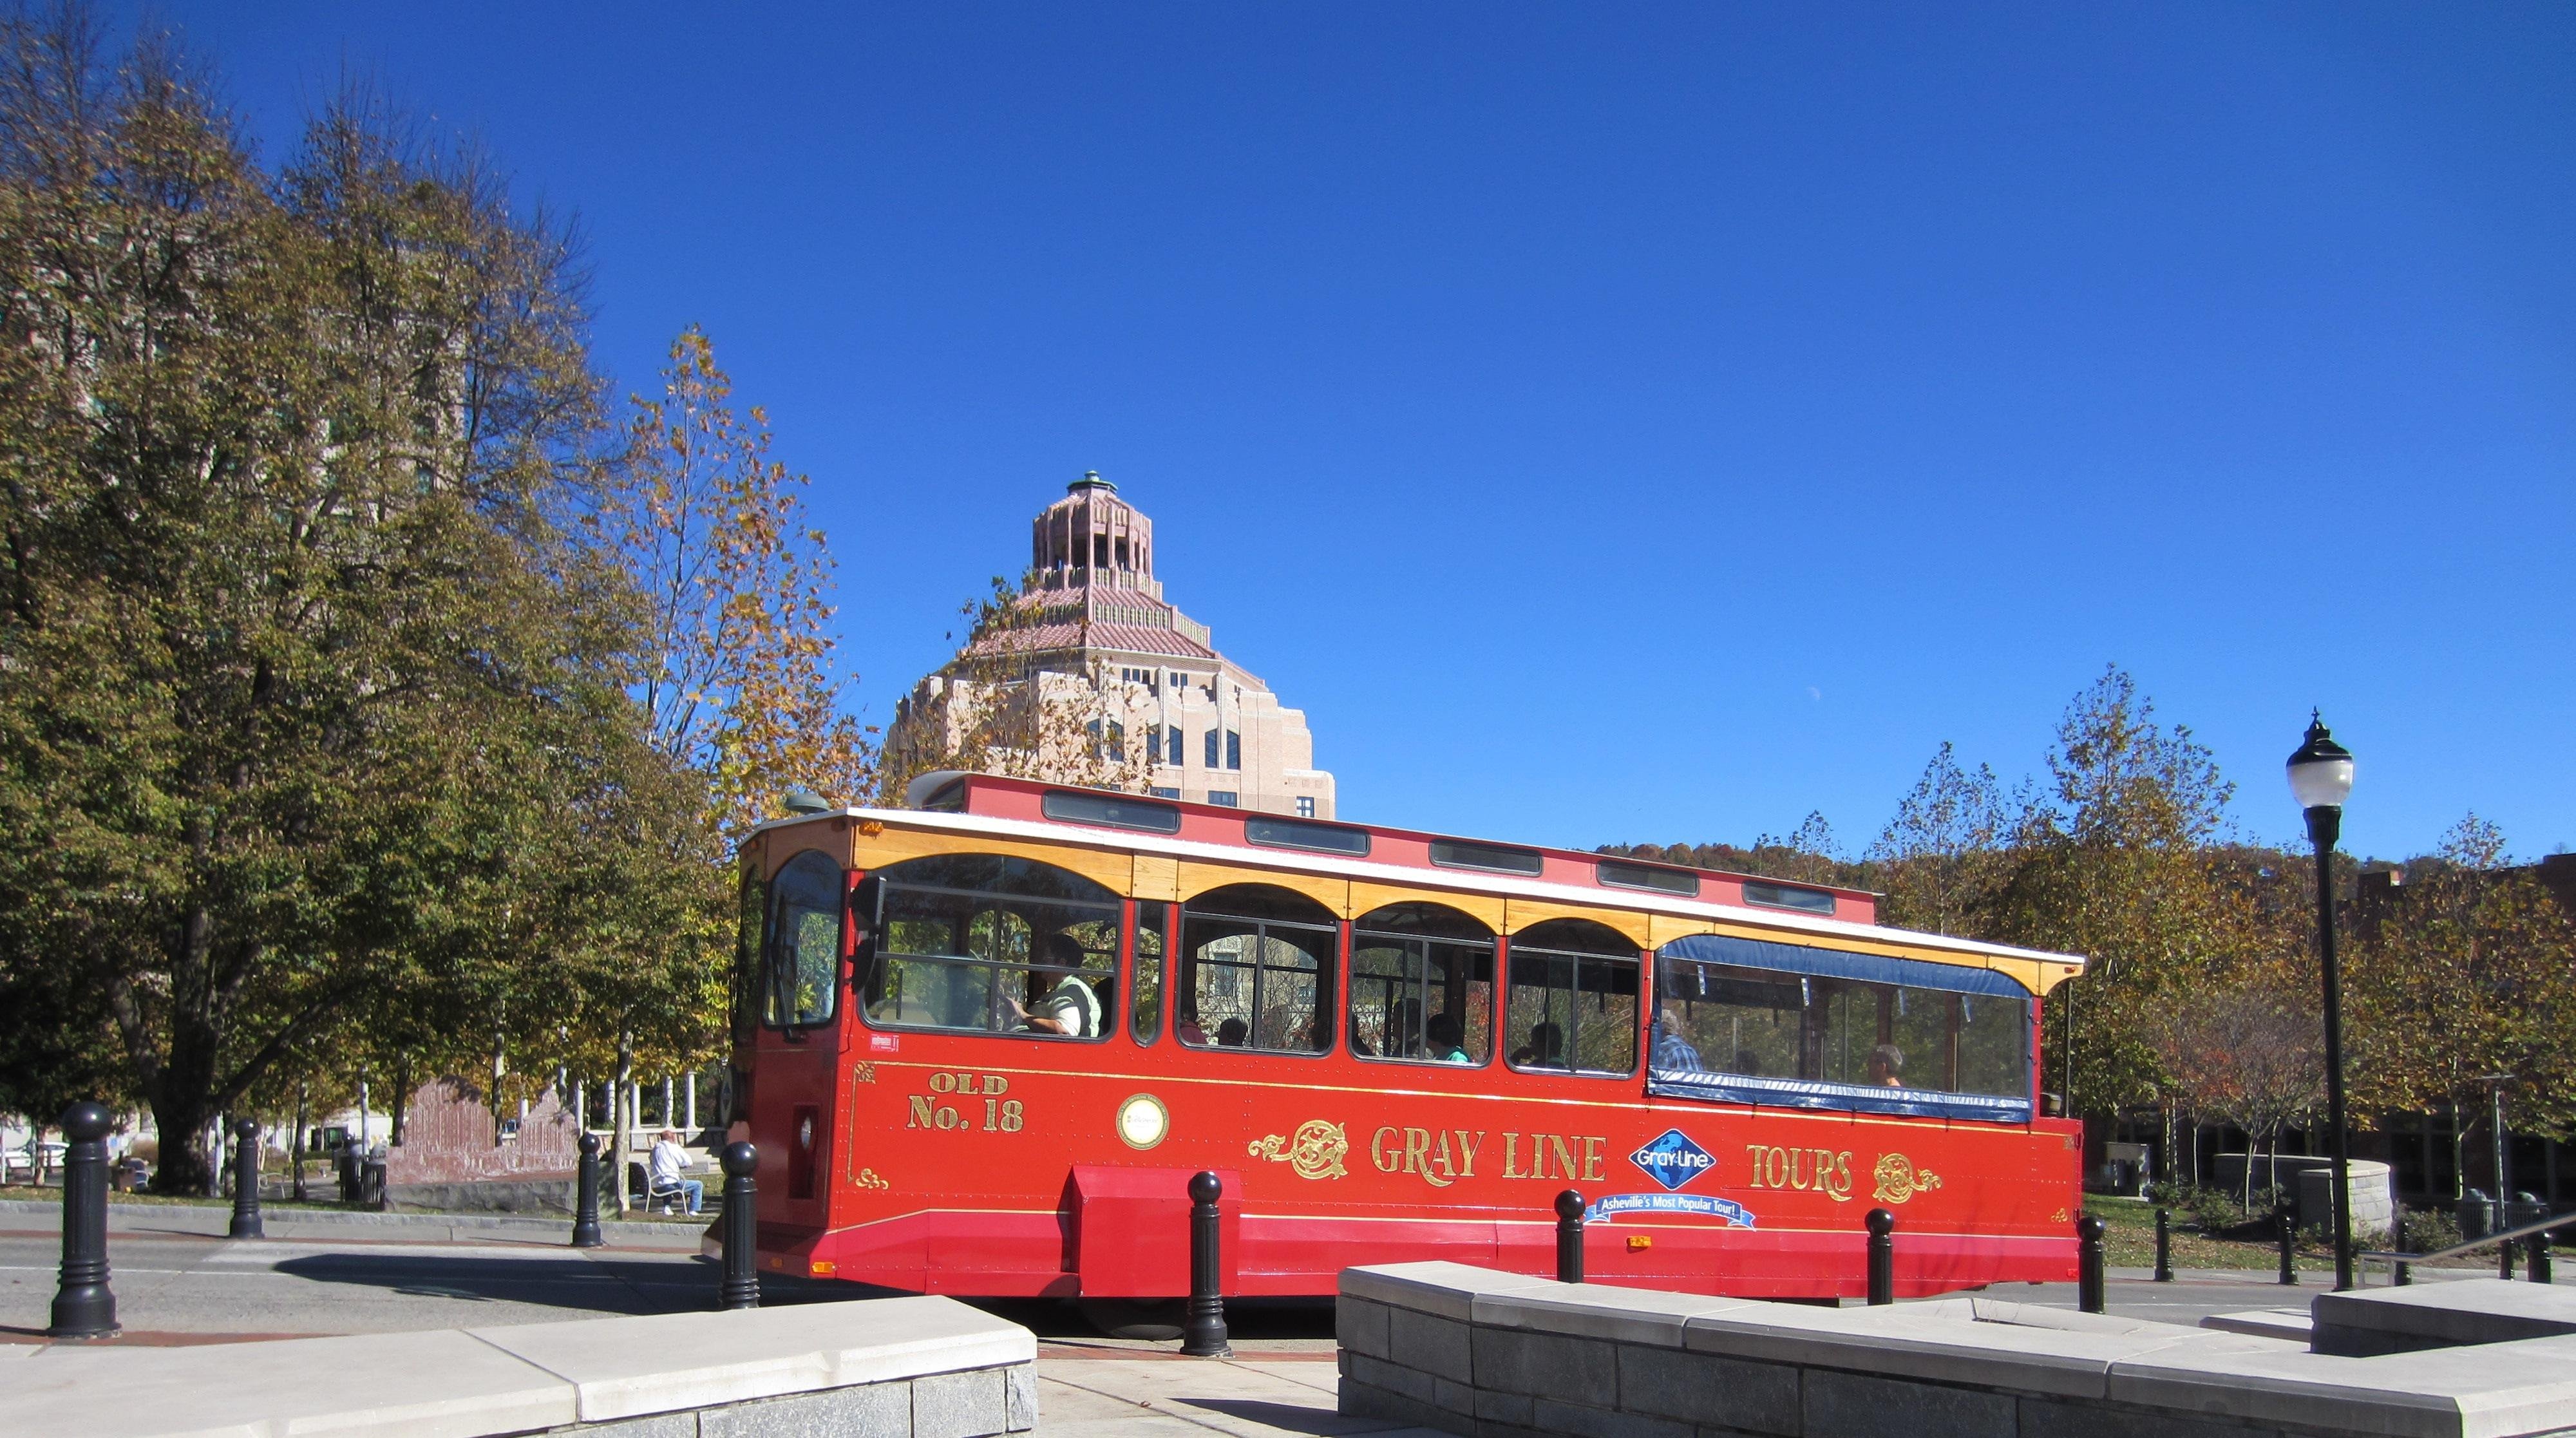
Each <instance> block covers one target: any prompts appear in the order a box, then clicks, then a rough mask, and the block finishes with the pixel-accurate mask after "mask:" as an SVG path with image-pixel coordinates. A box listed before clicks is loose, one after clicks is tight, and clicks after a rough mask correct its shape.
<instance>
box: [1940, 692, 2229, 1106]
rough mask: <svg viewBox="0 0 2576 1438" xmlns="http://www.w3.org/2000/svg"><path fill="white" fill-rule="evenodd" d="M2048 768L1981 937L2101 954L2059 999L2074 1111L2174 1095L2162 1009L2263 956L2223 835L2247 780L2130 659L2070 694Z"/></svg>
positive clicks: (2018, 826) (2055, 1073)
mask: <svg viewBox="0 0 2576 1438" xmlns="http://www.w3.org/2000/svg"><path fill="white" fill-rule="evenodd" d="M2048 772H2049V780H2050V783H2049V786H2048V788H2047V789H2046V791H2045V792H2043V793H2042V794H2040V795H2039V796H2037V797H2035V798H2034V799H2033V800H2032V801H2031V802H2030V804H2029V807H2028V808H2026V809H2025V810H2024V812H2023V813H2022V814H2021V815H2020V816H2018V818H2017V820H2016V823H2015V833H2014V834H2013V837H2012V847H2013V850H2014V852H2013V855H2012V858H2011V867H2010V871H2009V872H2008V874H2007V875H2006V876H2005V878H2004V880H2003V882H2002V884H2001V885H2000V886H1999V888H1998V890H1997V892H1996V894H1995V896H1994V898H1993V899H1992V901H1991V903H1990V904H1989V906H1988V909H1989V912H1990V913H1991V915H1992V917H1991V919H1990V920H1989V921H1988V923H1987V924H1986V925H1985V926H1984V927H1985V930H1986V931H1985V932H1984V933H1983V934H1982V935H1980V937H1985V938H1990V939H1996V940H2000V941H2003V942H2007V943H2015V944H2021V945H2025V946H2027V947H2031V948H2039V949H2050V950H2055V951H2058V952H2064V953H2076V954H2083V955H2085V956H2086V957H2087V958H2088V960H2089V961H2090V962H2089V963H2088V965H2087V967H2086V969H2085V972H2084V973H2083V974H2082V975H2080V976H2078V977H2077V978H2075V979H2072V980H2070V981H2068V982H2067V983H2066V984H2064V985H2062V986H2060V987H2059V988H2058V989H2057V991H2056V992H2055V994H2054V995H2053V996H2052V1001H2051V1003H2050V1004H2049V1005H2048V1006H2047V1009H2046V1010H2045V1016H2046V1020H2047V1025H2048V1029H2049V1032H2048V1035H2047V1051H2048V1053H2049V1054H2050V1056H2051V1058H2050V1063H2051V1069H2052V1077H2055V1078H2056V1079H2057V1081H2058V1082H2059V1083H2060V1084H2062V1085H2063V1086H2064V1088H2065V1089H2066V1101H2067V1105H2068V1108H2069V1110H2070V1111H2072V1112H2078V1113H2085V1114H2092V1115H2100V1116H2108V1115H2112V1114H2116V1113H2117V1112H2119V1111H2120V1110H2121V1109H2122V1108H2125V1107H2132V1106H2138V1105H2145V1104H2153V1103H2156V1102H2158V1100H2159V1097H2160V1095H2161V1093H2162V1091H2163V1089H2164V1087H2165V1084H2164V1075H2163V1072H2162V1066H2161V1063H2160V1061H2159V1055H2158V1053H2157V1051H2156V1048H2155V1046H2154V1044H2153V1042H2152V1041H2151V1036H2152V1035H2153V1034H2154V1032H2155V1022H2156V1018H2157V1015H2158V1014H2159V1012H2160V1011H2161V1009H2163V1008H2164V1007H2167V1006H2171V1005H2175V1004H2181V1003H2186V1002H2191V1001H2193V999H2192V995H2193V994H2194V992H2195V989H2196V986H2197V985H2199V984H2200V983H2201V982H2203V981H2204V980H2205V979H2206V978H2207V977H2208V976H2209V975H2211V974H2215V973H2222V972H2225V971H2227V970H2228V968H2229V967H2230V966H2231V965H2232V964H2235V963H2237V962H2240V961H2243V960H2247V959H2250V958H2252V957H2254V956H2255V954H2256V953H2257V952H2259V950H2260V947H2261V936H2260V931H2259V928H2258V926H2257V925H2256V923H2255V912H2254V909H2253V906H2252V903H2251V900H2250V896H2248V895H2247V894H2246V893H2245V892H2243V891H2242V890H2241V889H2239V888H2237V887H2235V886H2232V885H2230V884H2227V883H2225V882H2223V881H2222V879H2221V876H2220V874H2219V873H2218V871H2217V869H2216V867H2215V866H2214V864H2213V862H2212V857H2211V854H2210V852H2209V850H2208V847H2207V846H2208V844H2209V841H2210V840H2211V839H2213V838H2214V837H2216V836H2218V835H2219V833H2220V832H2221V828H2222V825H2223V822H2224V809H2225V805H2226V803H2227V800H2228V797H2229V796H2230V794H2231V793H2232V792H2233V787H2232V786H2231V785H2229V784H2228V783H2227V782H2226V780H2224V779H2223V778H2222V777H2220V775H2219V772H2218V766H2217V764H2216V763H2215V761H2214V760H2213V759H2212V758H2211V756H2210V753H2209V750H2208V749H2207V748H2206V747H2205V746H2203V745H2202V744H2201V743H2200V742H2199V741H2198V740H2196V739H2194V738H2193V737H2192V733H2191V731H2190V729H2189V728H2187V727H2185V726H2183V725H2179V724H2176V725H2172V726H2170V727H2168V726H2165V725H2161V724H2159V723H2158V722H2157V721H2156V718H2155V706H2154V704H2153V702H2152V701H2150V700H2148V699H2147V698H2146V697H2145V696H2143V695H2141V694H2140V693H2139V692H2138V689H2137V684H2136V681H2135V680H2134V679H2132V678H2131V677H2130V676H2129V675H2128V674H2126V673H2124V672H2122V671H2121V670H2120V669H2119V668H2118V667H2117V666H2113V667H2111V668H2109V669H2106V670H2105V671H2104V673H2103V675H2102V677H2101V678H2100V679H2098V680H2096V681H2094V683H2093V684H2092V685H2091V686H2090V687H2088V688H2087V689H2086V690H2085V691H2084V692H2082V693H2081V694H2078V695H2077V696H2076V697H2075V699H2074V701H2073V702H2072V703H2071V704H2069V705H2068V707H2067V710H2066V713H2065V716H2064V717H2063V718H2062V719H2061V720H2060V721H2059V724H2058V731H2057V742H2056V744H2055V746H2054V747H2053V748H2052V749H2051V750H2050V752H2049V755H2048Z"/></svg>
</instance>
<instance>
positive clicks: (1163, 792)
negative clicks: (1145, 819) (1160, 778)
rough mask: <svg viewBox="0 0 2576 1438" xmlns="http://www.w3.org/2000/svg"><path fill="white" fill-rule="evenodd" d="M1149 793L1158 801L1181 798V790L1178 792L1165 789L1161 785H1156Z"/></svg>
mask: <svg viewBox="0 0 2576 1438" xmlns="http://www.w3.org/2000/svg"><path fill="white" fill-rule="evenodd" d="M1147 792H1148V793H1151V794H1152V795H1153V796H1154V797H1155V798H1157V799H1177V798H1179V797H1181V791H1180V790H1178V789H1166V788H1164V787H1163V786H1162V785H1160V784H1157V785H1155V786H1154V787H1153V788H1152V789H1150V790H1148V791H1147Z"/></svg>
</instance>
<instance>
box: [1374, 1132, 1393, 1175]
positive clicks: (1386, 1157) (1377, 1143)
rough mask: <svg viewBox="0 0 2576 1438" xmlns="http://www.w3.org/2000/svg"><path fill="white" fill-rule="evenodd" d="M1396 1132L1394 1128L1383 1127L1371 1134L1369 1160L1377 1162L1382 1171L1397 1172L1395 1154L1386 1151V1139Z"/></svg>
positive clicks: (1378, 1169) (1379, 1169) (1378, 1168)
mask: <svg viewBox="0 0 2576 1438" xmlns="http://www.w3.org/2000/svg"><path fill="white" fill-rule="evenodd" d="M1394 1133H1395V1130H1394V1129H1391V1128H1382V1129H1379V1130H1378V1131H1377V1132H1375V1133H1373V1134H1370V1135H1369V1162H1371V1163H1373V1164H1376V1165H1377V1171H1378V1172H1380V1173H1393V1172H1395V1164H1396V1160H1395V1156H1394V1155H1392V1154H1390V1153H1388V1152H1387V1151H1386V1141H1387V1139H1388V1138H1389V1137H1391V1136H1392V1135H1393V1134H1394Z"/></svg>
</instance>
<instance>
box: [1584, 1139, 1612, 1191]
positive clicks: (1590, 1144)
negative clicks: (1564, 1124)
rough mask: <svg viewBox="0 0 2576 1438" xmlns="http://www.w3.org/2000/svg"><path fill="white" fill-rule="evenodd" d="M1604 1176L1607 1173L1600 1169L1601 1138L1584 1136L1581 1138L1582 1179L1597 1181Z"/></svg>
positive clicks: (1591, 1181) (1586, 1181) (1590, 1181)
mask: <svg viewBox="0 0 2576 1438" xmlns="http://www.w3.org/2000/svg"><path fill="white" fill-rule="evenodd" d="M1606 1177H1608V1175H1607V1174H1605V1173H1603V1172H1602V1169H1601V1140H1599V1139H1597V1138H1591V1137H1586V1138H1585V1139H1584V1140H1583V1181H1584V1182H1585V1183H1599V1182H1600V1181H1601V1180H1602V1179H1604V1178H1606Z"/></svg>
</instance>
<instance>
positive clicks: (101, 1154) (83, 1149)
mask: <svg viewBox="0 0 2576 1438" xmlns="http://www.w3.org/2000/svg"><path fill="white" fill-rule="evenodd" d="M112 1122H114V1118H113V1116H112V1115H110V1114H109V1113H108V1111H107V1105H105V1104H103V1103H76V1104H73V1105H72V1106H71V1107H70V1108H67V1109H65V1110H63V1137H64V1138H66V1139H68V1140H70V1143H69V1144H68V1145H67V1147H66V1149H65V1152H64V1153H63V1267H62V1279H61V1283H60V1285H59V1286H58V1287H57V1288H55V1290H54V1318H53V1324H52V1326H51V1327H49V1328H47V1329H46V1330H45V1336H46V1337H48V1338H105V1337H107V1336H108V1335H109V1334H112V1333H114V1332H116V1295H115V1294H113V1293H110V1292H109V1291H108V1289H107V1126H108V1125H109V1124H110V1123H112Z"/></svg>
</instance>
